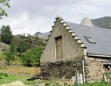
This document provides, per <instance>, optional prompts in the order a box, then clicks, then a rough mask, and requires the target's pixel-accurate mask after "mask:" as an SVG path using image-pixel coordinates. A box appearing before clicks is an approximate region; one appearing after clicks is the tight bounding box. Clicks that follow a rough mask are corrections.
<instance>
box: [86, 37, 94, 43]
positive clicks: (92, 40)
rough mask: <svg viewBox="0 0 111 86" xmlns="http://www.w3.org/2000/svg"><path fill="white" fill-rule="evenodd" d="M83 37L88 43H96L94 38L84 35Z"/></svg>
mask: <svg viewBox="0 0 111 86" xmlns="http://www.w3.org/2000/svg"><path fill="white" fill-rule="evenodd" d="M84 38H85V39H86V40H87V41H88V42H89V43H92V44H96V42H95V40H94V39H93V38H92V37H89V36H84Z"/></svg>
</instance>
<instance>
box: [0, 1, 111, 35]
mask: <svg viewBox="0 0 111 86" xmlns="http://www.w3.org/2000/svg"><path fill="white" fill-rule="evenodd" d="M110 3H111V0H31V1H30V0H12V2H11V8H10V9H8V14H9V16H8V17H6V18H4V19H3V20H0V26H2V25H3V24H5V25H7V24H8V25H10V26H11V28H12V31H13V33H14V34H20V33H30V34H34V33H35V32H37V31H39V32H47V31H49V30H50V29H51V26H52V25H53V22H54V17H56V16H62V17H63V18H64V19H65V21H69V22H74V23H77V22H78V23H79V22H80V21H81V19H82V18H83V17H90V18H97V17H102V16H110V15H111V12H110V11H109V10H110V8H111V5H110Z"/></svg>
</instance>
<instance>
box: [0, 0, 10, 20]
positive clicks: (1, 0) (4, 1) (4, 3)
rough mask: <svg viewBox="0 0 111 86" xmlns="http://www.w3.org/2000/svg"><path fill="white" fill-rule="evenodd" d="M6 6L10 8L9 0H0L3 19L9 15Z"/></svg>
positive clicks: (0, 12) (0, 15)
mask: <svg viewBox="0 0 111 86" xmlns="http://www.w3.org/2000/svg"><path fill="white" fill-rule="evenodd" d="M5 7H8V8H10V5H9V0H0V19H2V17H3V16H7V13H6V10H5Z"/></svg>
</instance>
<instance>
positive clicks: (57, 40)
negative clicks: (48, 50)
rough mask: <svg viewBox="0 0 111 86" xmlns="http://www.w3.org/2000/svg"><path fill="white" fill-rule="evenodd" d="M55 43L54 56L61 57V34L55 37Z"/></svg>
mask: <svg viewBox="0 0 111 86" xmlns="http://www.w3.org/2000/svg"><path fill="white" fill-rule="evenodd" d="M55 43H56V58H57V59H58V58H61V57H62V36H59V37H56V38H55Z"/></svg>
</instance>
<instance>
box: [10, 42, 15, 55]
mask: <svg viewBox="0 0 111 86" xmlns="http://www.w3.org/2000/svg"><path fill="white" fill-rule="evenodd" d="M10 52H12V53H15V52H16V44H15V42H14V40H12V41H11V44H10Z"/></svg>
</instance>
